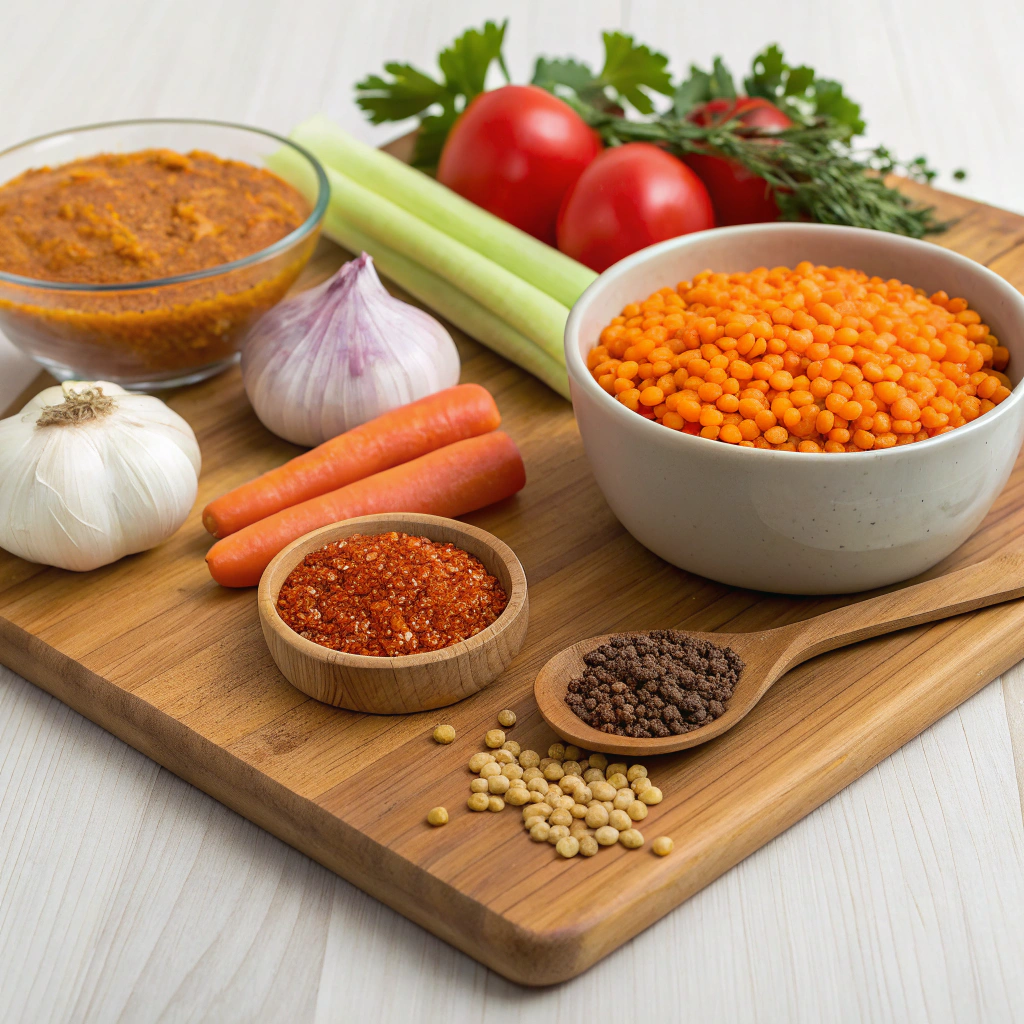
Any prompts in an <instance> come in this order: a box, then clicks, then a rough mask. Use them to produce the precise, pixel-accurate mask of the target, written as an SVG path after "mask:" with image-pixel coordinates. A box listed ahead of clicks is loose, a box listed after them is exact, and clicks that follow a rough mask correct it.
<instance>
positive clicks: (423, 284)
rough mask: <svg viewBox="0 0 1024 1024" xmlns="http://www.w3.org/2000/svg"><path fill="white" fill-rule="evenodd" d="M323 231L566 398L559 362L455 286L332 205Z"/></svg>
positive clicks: (563, 368)
mask: <svg viewBox="0 0 1024 1024" xmlns="http://www.w3.org/2000/svg"><path fill="white" fill-rule="evenodd" d="M324 234H325V235H327V237H328V238H330V239H332V240H333V241H335V242H337V243H338V244H339V245H342V246H344V247H345V248H346V249H348V250H349V251H350V252H354V253H359V252H368V253H369V254H370V255H371V256H372V257H373V259H374V261H375V263H376V264H377V267H378V269H379V270H380V272H381V273H382V274H383V275H384V276H385V277H387V278H390V280H392V281H394V282H395V283H396V284H397V285H399V286H400V287H401V288H403V289H404V290H405V291H407V292H408V293H409V294H410V295H412V296H413V297H414V298H416V299H418V300H419V301H420V302H422V303H423V304H424V305H425V306H429V307H430V308H431V309H433V310H434V311H435V312H436V313H438V314H439V315H440V316H443V317H444V318H445V319H446V320H447V321H448V322H449V323H452V324H454V325H455V326H456V327H458V328H459V330H462V331H465V332H466V334H468V335H469V336H470V337H471V338H474V339H476V340H477V341H479V342H480V343H481V344H483V345H486V346H487V347H488V348H490V349H492V350H493V351H495V352H497V353H498V355H500V356H504V358H506V359H508V360H509V361H510V362H513V363H515V364H516V365H517V366H520V367H522V368H523V369H524V370H526V371H527V372H528V373H532V374H533V375H534V376H535V377H537V378H539V379H540V380H542V381H543V382H544V383H545V384H547V386H548V387H549V388H551V389H552V390H553V391H556V392H557V393H558V394H560V395H561V396H562V397H563V398H568V397H569V380H568V378H567V377H566V374H565V367H564V366H563V365H561V364H560V363H557V362H556V361H555V360H554V359H552V358H551V356H549V355H548V354H547V353H546V352H544V351H543V350H541V349H540V348H538V347H537V346H536V345H535V344H534V343H533V342H532V341H530V339H529V338H524V337H523V336H522V335H521V334H520V333H519V332H518V331H516V330H513V328H511V327H509V326H508V324H506V323H505V322H504V321H503V320H500V319H499V318H498V317H496V316H495V315H494V314H493V313H492V312H491V311H490V310H488V309H485V308H484V307H483V306H481V305H480V303H478V302H475V301H474V300H473V299H471V298H469V297H468V296H466V295H465V294H464V293H463V292H461V291H459V289H458V288H456V287H455V286H454V285H451V284H449V283H448V282H447V281H445V280H444V279H443V278H440V277H438V276H437V275H436V274H432V273H431V272H430V271H429V270H425V269H424V268H423V267H421V266H420V265H419V264H418V263H414V262H413V261H412V260H409V259H406V257H404V256H402V255H400V254H399V253H397V252H395V251H394V250H393V249H390V248H388V247H387V246H386V245H383V244H381V243H380V242H378V241H377V240H376V239H375V238H371V237H370V236H369V235H366V234H363V232H361V231H359V230H357V229H356V228H354V227H352V226H351V225H350V224H349V223H348V222H347V221H346V220H345V218H344V217H343V216H342V215H341V214H340V213H339V212H337V211H336V210H335V209H334V208H333V206H332V208H330V209H329V210H328V212H327V216H326V218H325V220H324Z"/></svg>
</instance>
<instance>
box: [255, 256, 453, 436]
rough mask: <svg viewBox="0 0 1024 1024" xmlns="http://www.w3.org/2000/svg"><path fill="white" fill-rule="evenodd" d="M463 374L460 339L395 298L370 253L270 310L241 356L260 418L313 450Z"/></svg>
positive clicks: (441, 388) (413, 307) (282, 434)
mask: <svg viewBox="0 0 1024 1024" xmlns="http://www.w3.org/2000/svg"><path fill="white" fill-rule="evenodd" d="M460 368H461V365H460V362H459V353H458V349H456V347H455V342H454V341H452V337H451V335H450V334H449V333H448V332H447V331H446V330H445V329H444V328H443V327H442V326H441V324H439V323H438V322H437V321H436V320H435V319H434V318H433V317H432V316H430V314H429V313H424V312H423V310H422V309H417V308H416V307H415V306H410V305H409V303H407V302H402V301H401V299H396V298H395V297H394V296H392V295H390V294H389V293H388V292H387V290H386V289H385V288H384V286H383V285H382V284H381V283H380V278H379V277H378V276H377V271H376V270H375V269H374V266H373V260H372V259H371V258H370V257H369V256H368V255H367V254H366V253H365V252H364V253H363V254H362V256H360V257H359V258H358V259H354V260H351V261H350V262H348V263H346V264H345V265H344V266H343V267H342V268H341V269H340V270H339V271H338V273H337V274H335V275H334V277H332V278H330V279H329V280H327V281H325V282H324V283H323V284H321V285H319V286H317V287H316V288H310V289H309V290H308V291H305V292H300V293H299V294H298V295H295V296H292V297H291V298H289V299H285V301H284V302H281V303H279V304H278V305H277V306H275V307H274V308H273V309H271V310H270V311H269V312H268V313H266V314H265V315H264V316H263V317H261V318H260V320H259V321H258V322H257V324H256V326H255V327H254V328H253V330H252V333H251V334H250V335H249V337H248V339H247V340H246V342H245V345H244V347H243V349H242V381H243V382H244V384H245V391H246V394H247V395H248V396H249V401H250V402H251V403H252V407H253V409H254V410H255V411H256V415H257V416H258V417H259V418H260V420H261V422H262V423H263V425H264V426H265V427H266V428H267V429H268V430H270V431H272V432H273V433H275V434H277V436H278V437H283V438H284V439H285V440H286V441H291V442H293V443H294V444H303V445H307V446H309V447H312V446H314V445H318V444H322V443H323V442H324V441H326V440H327V439H328V438H331V437H334V436H335V435H337V434H340V433H343V432H344V431H346V430H351V428H352V427H357V426H359V424H360V423H365V422H366V421H367V420H371V419H373V418H374V417H375V416H380V415H381V414H382V413H385V412H389V411H390V410H391V409H396V408H398V406H400V405H407V404H408V403H409V402H413V401H415V400H416V399H418V398H424V397H426V396H427V395H432V394H433V393H434V392H435V391H441V390H443V389H444V388H448V387H451V386H452V385H454V384H458V382H459V371H460Z"/></svg>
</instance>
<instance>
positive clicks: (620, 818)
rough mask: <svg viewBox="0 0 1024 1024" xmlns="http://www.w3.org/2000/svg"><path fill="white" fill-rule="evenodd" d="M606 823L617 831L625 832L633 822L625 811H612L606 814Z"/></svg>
mask: <svg viewBox="0 0 1024 1024" xmlns="http://www.w3.org/2000/svg"><path fill="white" fill-rule="evenodd" d="M608 824H609V825H611V827H612V828H613V829H615V830H616V831H618V832H625V831H626V829H627V828H629V827H630V826H631V825H632V824H633V822H632V821H631V820H630V817H629V815H628V814H627V813H626V812H625V811H612V812H611V814H609V815H608Z"/></svg>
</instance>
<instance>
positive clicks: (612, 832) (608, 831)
mask: <svg viewBox="0 0 1024 1024" xmlns="http://www.w3.org/2000/svg"><path fill="white" fill-rule="evenodd" d="M594 838H595V839H596V840H597V841H598V843H599V844H600V845H601V846H614V845H615V844H616V843H617V842H618V841H619V830H618V829H615V828H612V827H611V825H602V826H601V827H600V828H599V829H598V830H597V831H596V832H595V833H594Z"/></svg>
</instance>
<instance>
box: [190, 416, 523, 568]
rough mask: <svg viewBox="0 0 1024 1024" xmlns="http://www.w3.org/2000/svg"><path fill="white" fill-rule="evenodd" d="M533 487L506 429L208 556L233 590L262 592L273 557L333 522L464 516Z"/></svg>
mask: <svg viewBox="0 0 1024 1024" xmlns="http://www.w3.org/2000/svg"><path fill="white" fill-rule="evenodd" d="M525 483H526V470H525V469H524V468H523V460H522V457H521V456H520V454H519V449H518V448H516V445H515V442H514V441H513V440H512V439H511V438H510V437H509V436H508V434H506V433H504V432H503V431H500V430H496V431H494V432H492V433H490V434H483V435H481V436H479V437H471V438H468V439H467V440H465V441H456V442H455V444H450V445H447V446H446V447H444V448H438V449H437V450H436V451H433V452H428V453H427V454H426V455H421V456H420V457H419V458H418V459H413V460H412V461H411V462H406V463H403V464H402V465H401V466H394V467H392V468H391V469H386V470H384V471H383V472H382V473H377V474H375V475H374V476H370V477H366V479H364V480H357V481H356V482H355V483H351V484H349V485H348V486H346V487H340V488H338V490H336V491H331V492H330V493H329V494H321V495H318V496H317V497H315V498H311V499H310V500H309V501H304V502H302V503H301V504H299V505H293V506H292V507H291V508H286V509H283V510H282V511H280V512H277V513H275V514H274V515H272V516H268V517H267V518H266V519H263V520H261V521H260V522H258V523H253V524H251V525H250V526H246V527H244V528H243V529H241V530H239V531H238V532H237V533H233V534H231V536H230V537H225V538H224V539H223V540H219V541H217V543H216V544H214V545H213V547H212V548H210V550H209V552H208V553H207V555H206V564H207V565H208V566H209V567H210V575H211V576H212V577H213V578H214V579H215V580H216V581H217V582H218V583H220V584H221V585H222V586H225V587H254V586H256V584H257V583H259V581H260V576H262V575H263V570H264V569H266V567H267V566H268V565H269V564H270V562H271V560H272V559H273V557H274V556H275V555H276V554H277V553H278V552H279V551H281V550H282V549H283V548H285V547H287V546H288V545H289V544H290V543H291V542H292V541H293V540H296V539H297V538H299V537H301V536H303V535H304V534H307V533H309V532H310V531H311V530H316V529H318V528H319V527H321V526H327V525H329V524H330V523H338V522H341V521H342V520H343V519H354V518H355V517H356V516H366V515H372V514H374V513H377V512H426V513H429V514H431V515H436V516H449V517H451V516H461V515H464V514H465V513H467V512H473V511H474V510H476V509H478V508H483V507H484V506H485V505H491V504H493V503H494V502H496V501H501V500H502V498H508V497H510V496H511V495H513V494H515V493H516V491H519V490H521V489H522V487H523V485H524V484H525Z"/></svg>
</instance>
